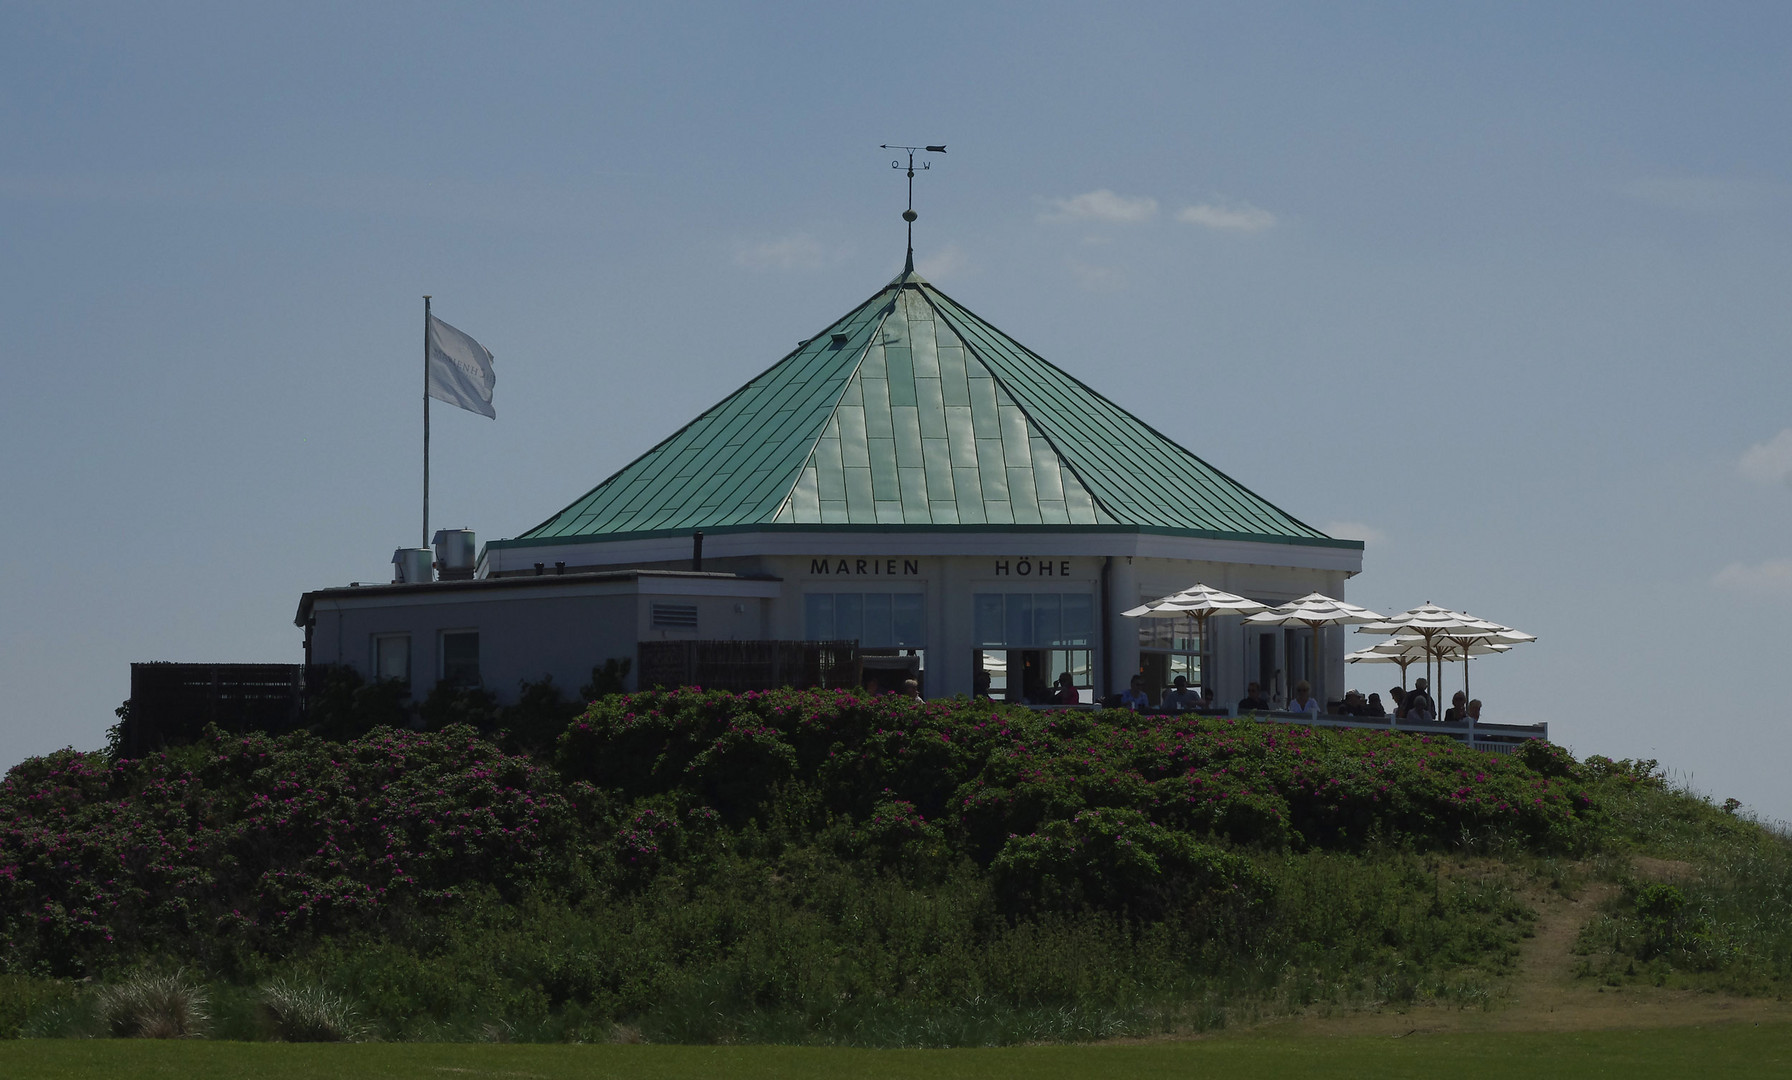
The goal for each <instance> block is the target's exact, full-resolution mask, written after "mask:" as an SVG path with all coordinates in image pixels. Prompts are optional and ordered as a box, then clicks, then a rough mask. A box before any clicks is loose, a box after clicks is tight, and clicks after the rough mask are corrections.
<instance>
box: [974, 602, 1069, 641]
mask: <svg viewBox="0 0 1792 1080" xmlns="http://www.w3.org/2000/svg"><path fill="white" fill-rule="evenodd" d="M971 608H972V611H973V612H974V617H975V622H976V627H975V630H976V634H977V644H978V645H979V646H980V647H982V648H986V649H987V648H1002V647H1006V648H1010V649H1018V648H1037V649H1054V648H1055V649H1075V648H1084V649H1086V648H1088V647H1090V646H1091V645H1092V644H1093V641H1092V639H1093V637H1094V633H1095V604H1094V601H1093V599H1092V598H1091V597H1090V596H1089V594H1088V593H977V594H975V595H974V596H973V597H972V598H971Z"/></svg>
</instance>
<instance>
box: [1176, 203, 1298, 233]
mask: <svg viewBox="0 0 1792 1080" xmlns="http://www.w3.org/2000/svg"><path fill="white" fill-rule="evenodd" d="M1176 220H1177V221H1180V222H1182V223H1183V224H1184V225H1199V226H1201V227H1202V228H1204V229H1226V230H1230V231H1232V232H1262V231H1263V230H1264V229H1268V228H1271V227H1273V226H1274V225H1275V224H1276V216H1275V215H1274V214H1272V213H1270V212H1269V211H1268V210H1263V209H1259V208H1258V207H1255V206H1252V205H1251V204H1250V203H1228V202H1206V203H1197V204H1195V205H1194V206H1185V207H1183V208H1182V209H1181V210H1178V211H1176Z"/></svg>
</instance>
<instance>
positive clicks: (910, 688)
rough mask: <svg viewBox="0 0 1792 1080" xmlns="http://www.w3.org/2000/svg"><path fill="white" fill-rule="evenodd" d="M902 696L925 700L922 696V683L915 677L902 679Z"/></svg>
mask: <svg viewBox="0 0 1792 1080" xmlns="http://www.w3.org/2000/svg"><path fill="white" fill-rule="evenodd" d="M902 696H903V697H905V698H913V699H915V700H916V701H921V700H923V699H922V697H921V683H920V682H919V681H918V680H915V679H904V680H902Z"/></svg>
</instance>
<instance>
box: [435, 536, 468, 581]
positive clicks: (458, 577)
mask: <svg viewBox="0 0 1792 1080" xmlns="http://www.w3.org/2000/svg"><path fill="white" fill-rule="evenodd" d="M435 544H436V569H437V570H438V571H440V572H441V576H442V580H443V581H469V580H471V579H472V577H473V566H474V559H475V555H474V546H475V545H474V543H473V530H472V529H438V530H436V537H435Z"/></svg>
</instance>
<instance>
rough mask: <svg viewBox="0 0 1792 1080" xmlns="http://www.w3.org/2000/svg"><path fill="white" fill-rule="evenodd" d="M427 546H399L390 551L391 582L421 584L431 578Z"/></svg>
mask: <svg viewBox="0 0 1792 1080" xmlns="http://www.w3.org/2000/svg"><path fill="white" fill-rule="evenodd" d="M433 554H434V552H432V551H430V550H429V549H428V548H399V549H398V550H397V551H394V552H393V553H392V584H394V585H421V584H423V583H424V582H426V581H430V580H432V579H433V578H434V577H435V575H434V574H433V573H431V567H430V556H431V555H433Z"/></svg>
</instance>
